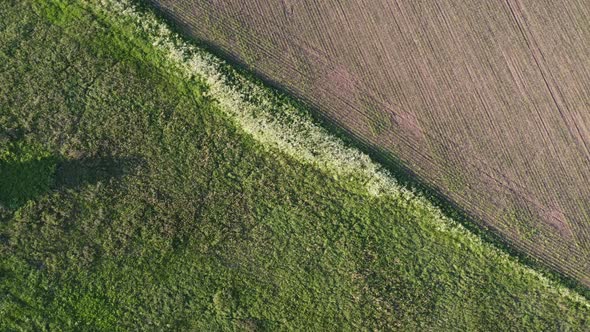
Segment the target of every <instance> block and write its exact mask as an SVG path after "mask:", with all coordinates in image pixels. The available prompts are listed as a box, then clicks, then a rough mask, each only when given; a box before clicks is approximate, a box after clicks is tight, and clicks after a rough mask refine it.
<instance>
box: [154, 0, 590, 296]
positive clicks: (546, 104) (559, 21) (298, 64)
mask: <svg viewBox="0 0 590 332" xmlns="http://www.w3.org/2000/svg"><path fill="white" fill-rule="evenodd" d="M152 1H153V2H154V3H155V4H156V6H158V7H159V8H160V9H161V10H162V11H163V12H164V13H165V14H166V15H167V16H169V17H170V18H171V19H173V20H175V21H176V22H177V23H178V24H179V26H181V27H182V28H183V29H185V30H186V31H187V32H189V33H190V34H192V35H193V36H194V37H196V38H197V39H200V40H203V41H205V42H208V43H210V44H212V45H215V46H217V47H219V48H220V49H221V50H223V51H224V52H226V53H227V54H228V55H229V56H231V57H234V58H235V59H237V60H239V61H241V62H242V63H245V64H247V65H248V66H249V67H251V68H252V69H253V70H255V71H256V72H257V73H258V74H259V75H261V76H263V77H265V78H267V79H269V80H271V81H273V82H276V83H277V84H279V85H281V86H282V87H284V88H285V89H286V90H287V91H289V92H291V93H292V94H294V95H296V96H297V97H299V98H302V99H303V100H305V101H306V102H308V103H310V104H311V105H312V106H313V107H314V108H315V109H317V110H318V111H319V112H321V113H322V114H323V115H324V116H325V117H327V118H328V119H330V120H331V121H333V123H334V124H336V125H338V126H340V127H341V128H343V129H344V130H346V131H348V132H350V133H351V134H352V135H354V136H355V137H356V138H358V139H360V140H362V141H363V142H365V143H367V144H370V145H372V146H374V147H377V148H379V149H381V150H384V151H387V152H389V153H391V154H392V155H394V156H397V157H398V158H399V159H400V160H401V161H402V162H403V163H404V164H405V165H406V166H407V167H408V168H410V169H411V170H412V171H413V172H415V173H416V174H417V175H418V176H419V177H420V178H422V179H424V180H425V181H426V182H427V183H429V184H431V185H433V186H434V187H435V188H438V189H439V190H440V191H441V192H442V193H443V194H444V195H446V196H448V197H449V198H450V199H451V200H452V201H454V202H455V203H457V204H458V205H459V206H461V207H462V208H464V209H465V210H466V211H468V212H469V213H470V214H471V215H472V216H474V217H475V219H476V220H478V222H481V223H483V224H485V225H486V226H487V227H489V228H492V229H494V230H495V231H496V232H497V233H498V234H500V235H501V236H503V237H504V238H506V239H507V240H508V241H509V242H510V243H511V244H512V245H514V246H515V247H516V248H518V249H520V250H522V251H524V252H526V253H528V254H531V255H532V256H533V257H537V258H538V259H540V260H541V261H543V262H544V263H545V264H547V265H548V266H551V267H553V268H555V269H557V270H559V271H562V272H564V273H565V274H567V275H569V276H571V277H574V278H576V279H577V280H579V281H581V282H582V283H583V284H585V285H587V286H590V152H589V149H590V2H587V1H576V0H566V1H559V2H558V1H549V0H507V1H480V0H467V1H465V0H461V1H459V0H451V1H425V0H422V1H413V0H412V1H410V0H407V1H395V0H351V1H344V0H321V1H319V0H282V1H271V0H253V1H243V0H212V1H198V0H152Z"/></svg>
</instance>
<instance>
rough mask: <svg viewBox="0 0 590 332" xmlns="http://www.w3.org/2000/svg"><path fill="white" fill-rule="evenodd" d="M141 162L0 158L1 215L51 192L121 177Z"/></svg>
mask: <svg viewBox="0 0 590 332" xmlns="http://www.w3.org/2000/svg"><path fill="white" fill-rule="evenodd" d="M141 164H142V160H141V159H139V158H134V157H125V158H115V157H88V158H80V159H63V158H59V157H55V156H48V157H42V158H36V159H33V160H26V161H20V160H9V161H0V217H3V216H2V214H8V212H14V211H16V210H18V209H19V208H20V207H21V206H22V205H24V204H25V203H26V202H28V201H30V200H35V199H37V198H39V197H40V196H43V195H44V194H46V193H47V192H50V191H54V190H58V191H59V190H64V189H68V188H74V189H75V188H80V187H82V186H84V185H87V184H95V183H98V182H105V181H112V180H117V179H119V178H121V177H123V176H124V175H126V174H128V173H130V172H132V171H133V170H135V169H137V167H138V166H140V165H141Z"/></svg>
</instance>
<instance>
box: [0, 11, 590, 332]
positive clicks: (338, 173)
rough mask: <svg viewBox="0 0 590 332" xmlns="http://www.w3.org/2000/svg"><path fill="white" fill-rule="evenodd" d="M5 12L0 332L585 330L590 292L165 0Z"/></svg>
mask: <svg viewBox="0 0 590 332" xmlns="http://www.w3.org/2000/svg"><path fill="white" fill-rule="evenodd" d="M0 27H1V28H0V60H1V61H0V91H1V92H2V93H1V94H0V128H3V131H2V132H0V142H3V143H2V144H4V145H2V146H0V150H1V151H4V152H2V153H3V154H2V157H1V158H2V159H1V160H2V161H3V162H4V161H8V163H7V165H8V164H9V165H15V163H16V164H19V163H20V164H23V163H25V164H26V165H29V166H27V167H13V166H10V167H6V169H9V171H6V172H5V171H3V172H2V173H0V181H2V183H11V184H12V185H11V187H10V188H12V189H2V192H3V193H2V195H3V196H2V197H3V198H2V199H3V200H6V201H7V202H8V201H10V200H11V199H12V198H14V197H17V198H18V199H17V200H16V201H14V202H13V203H10V204H9V205H10V209H11V210H10V211H9V212H10V213H7V214H6V218H3V221H2V222H1V223H0V326H1V327H2V329H6V330H104V331H116V330H205V331H209V330H271V331H274V330H392V329H398V330H409V331H416V330H437V331H438V330H494V331H502V330H505V331H514V330H588V328H589V324H590V323H589V321H588V317H589V314H590V307H589V305H588V303H587V301H586V300H585V299H584V298H582V297H581V296H579V295H577V294H576V293H575V292H572V291H571V290H569V289H566V288H564V287H561V286H559V285H557V284H555V283H553V282H550V281H549V280H548V279H547V278H545V277H543V276H542V275H540V274H539V273H537V272H535V271H533V270H531V269H529V268H527V267H525V266H523V265H521V264H520V263H518V262H517V261H516V260H514V259H513V258H511V257H510V256H508V255H506V254H505V253H503V252H501V251H499V250H497V249H495V248H494V247H492V246H490V245H488V244H486V243H484V242H482V241H481V240H480V239H479V238H477V237H476V236H474V235H473V234H471V233H469V232H467V231H466V230H465V229H464V228H462V227H461V226H460V225H458V224H457V223H455V222H454V221H453V220H450V219H448V218H446V217H444V216H443V215H442V214H441V213H440V211H439V210H438V209H436V208H435V207H434V206H433V205H432V204H430V203H429V202H428V201H427V200H426V199H424V198H422V197H420V196H419V195H416V194H415V193H413V192H412V191H411V190H408V189H405V188H403V187H401V186H399V185H398V184H397V183H396V181H395V179H393V178H392V177H391V176H390V175H389V173H388V172H386V171H385V170H383V169H382V168H380V167H379V166H378V165H377V164H375V163H373V162H372V161H371V160H370V159H369V158H368V157H367V156H365V155H364V154H362V153H360V152H359V151H357V150H355V149H353V148H351V147H348V146H345V145H343V144H342V143H341V142H340V141H339V140H338V139H336V138H334V137H332V136H330V135H329V134H328V133H327V131H325V130H324V129H322V128H321V127H319V126H317V125H315V124H314V123H313V122H312V121H311V119H310V118H309V116H308V115H305V114H302V113H301V112H299V111H298V110H297V109H296V108H295V107H294V106H293V105H291V104H288V103H283V102H281V99H280V97H278V96H276V95H274V94H272V93H270V92H268V90H265V89H264V88H263V87H261V86H259V85H257V84H254V83H252V82H250V81H249V80H247V79H246V78H245V77H243V76H241V75H240V74H238V73H237V72H235V71H234V70H233V69H232V68H231V67H229V66H227V65H226V64H225V63H223V62H222V61H220V60H218V59H216V58H215V57H214V56H212V55H210V54H208V53H205V52H203V51H202V50H200V49H198V48H196V47H194V46H190V45H188V44H183V41H182V40H180V39H179V38H178V37H176V36H175V35H174V34H172V33H171V32H170V31H169V30H168V29H167V28H166V26H164V25H162V24H161V23H160V22H159V21H158V20H157V19H156V18H155V17H154V16H153V15H151V14H149V13H145V12H142V11H139V10H137V9H135V8H134V7H133V6H132V5H131V4H129V3H127V2H125V1H108V0H105V1H80V2H78V1H65V0H63V1H62V0H49V1H43V2H40V1H16V0H14V1H5V2H0ZM5 142H7V143H5ZM39 147H43V148H42V149H41V148H39ZM6 151H8V152H6ZM49 151H50V152H51V154H50V153H49ZM52 156H53V157H52ZM55 156H59V157H55ZM3 165H4V164H3ZM2 167H5V166H2ZM11 167H12V168H11ZM4 169H5V168H2V170H4ZM8 174H10V176H9V175H8ZM25 178H26V180H27V181H28V182H27V181H25V182H23V183H22V184H17V183H16V182H17V181H15V179H23V180H25ZM29 180H30V181H29ZM27 183H28V184H27ZM19 186H20V187H19ZM7 188H8V186H7ZM14 188H16V189H14ZM17 203H18V204H17ZM7 204H8V203H7Z"/></svg>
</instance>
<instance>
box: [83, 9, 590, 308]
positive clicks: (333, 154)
mask: <svg viewBox="0 0 590 332" xmlns="http://www.w3.org/2000/svg"><path fill="white" fill-rule="evenodd" d="M84 3H85V4H87V5H89V6H90V9H91V10H93V11H94V12H95V13H97V14H99V15H100V16H102V17H104V18H105V19H106V20H111V22H112V23H114V24H115V25H116V26H124V27H125V28H126V29H129V28H131V29H132V32H133V33H137V34H142V35H145V37H147V39H148V40H149V41H150V43H151V44H152V46H154V47H155V49H156V50H157V51H159V52H162V55H163V56H164V58H165V61H167V65H171V66H172V67H174V68H177V69H179V72H180V73H181V75H183V77H184V78H186V79H195V78H196V79H202V80H204V81H205V83H206V84H207V86H208V87H209V91H208V92H207V96H208V97H210V98H212V99H213V100H215V101H216V102H217V104H218V106H219V109H220V110H221V111H222V112H224V113H225V114H226V115H227V116H229V117H230V118H231V119H233V121H234V122H235V123H236V124H237V125H238V126H239V127H240V128H241V129H242V130H243V131H244V132H246V133H247V134H249V135H251V136H252V137H253V138H254V139H255V140H257V141H258V142H260V143H261V144H262V145H263V146H266V147H268V148H275V149H277V150H279V151H281V152H282V153H285V154H287V155H289V156H291V157H292V158H294V159H297V160H299V161H301V162H304V163H310V164H312V165H314V166H316V167H318V168H319V169H321V170H323V171H325V172H327V173H328V174H330V175H332V176H334V177H335V178H341V179H343V180H352V181H361V182H362V183H363V184H364V192H365V194H368V195H372V196H387V197H391V198H392V199H399V200H402V201H404V202H405V203H406V204H407V205H408V206H412V207H416V208H421V209H424V210H427V211H428V212H430V213H432V214H433V215H434V216H436V218H435V219H433V220H432V222H433V223H435V224H436V226H437V229H438V230H439V231H441V232H447V233H451V234H453V235H455V236H461V237H464V238H465V239H467V240H468V242H469V244H471V245H476V246H483V247H485V249H486V250H490V251H492V252H494V253H495V254H497V255H499V256H501V257H503V258H504V259H506V260H509V261H511V262H512V263H513V264H514V265H515V267H517V268H519V269H521V270H522V272H523V273H526V274H529V275H533V276H535V277H536V278H537V280H538V281H539V282H540V283H541V284H543V285H544V286H545V287H547V289H548V290H551V291H553V292H555V293H556V294H558V295H561V296H565V297H569V298H570V299H572V300H574V301H575V302H578V303H580V304H582V305H584V306H586V307H590V302H589V301H588V300H587V299H586V298H585V297H584V296H582V295H580V294H579V293H578V292H576V291H574V290H572V289H569V288H567V287H565V286H563V285H561V284H559V283H558V282H556V281H553V280H550V279H549V278H548V277H547V276H545V275H543V274H542V273H540V272H538V271H536V270H534V269H533V268H531V267H528V266H526V265H524V264H522V263H521V262H519V261H518V260H517V258H515V257H513V256H510V255H509V254H507V253H506V252H504V251H502V250H500V249H499V248H497V247H495V246H494V245H492V244H490V243H487V242H484V241H482V239H481V238H480V237H478V236H477V235H476V234H474V233H473V232H471V231H469V230H468V229H466V228H465V227H464V226H463V225H462V224H460V223H459V222H457V221H455V220H453V219H450V218H448V217H447V216H445V214H444V213H443V212H442V211H441V209H440V208H438V207H436V206H435V205H434V204H433V203H432V202H430V201H429V200H428V199H427V198H425V197H424V196H422V195H420V194H419V193H417V192H415V191H414V190H412V189H409V188H407V187H405V186H401V185H399V184H398V182H397V181H396V179H395V178H394V177H393V175H392V174H391V173H390V172H389V171H387V170H386V169H385V168H383V167H382V166H380V165H378V164H377V163H375V162H373V161H372V160H371V158H370V157H369V156H368V155H367V154H365V153H362V152H361V151H360V150H358V149H356V148H354V147H349V146H347V145H346V144H345V143H344V141H342V140H341V139H340V138H338V137H336V136H335V135H333V134H331V133H330V132H329V131H328V130H327V129H325V128H323V127H320V126H319V125H317V124H316V123H315V122H314V119H313V118H312V116H311V115H310V114H309V113H308V112H305V111H304V110H302V109H299V108H297V107H296V106H294V105H293V104H291V103H289V102H286V101H285V100H282V99H281V98H279V97H278V96H276V95H275V94H273V92H271V91H269V90H268V89H267V88H265V87H263V86H261V85H260V84H257V83H256V82H253V81H252V80H250V79H249V78H247V77H246V76H244V75H242V74H241V73H239V72H238V71H237V70H236V69H234V68H232V67H231V66H230V65H229V64H228V63H227V62H225V61H223V60H221V59H219V58H217V57H216V56H214V55H213V54H211V53H209V52H207V51H206V50H204V49H202V48H199V47H197V46H195V45H193V44H190V43H188V42H186V41H185V40H184V39H183V38H182V37H181V36H180V35H178V34H177V33H175V32H173V31H172V30H171V29H170V28H169V27H168V25H167V24H166V23H164V22H162V21H161V20H160V19H159V18H158V17H157V16H156V15H155V14H154V13H152V12H148V11H143V10H141V9H140V8H138V7H137V6H136V5H135V4H134V3H133V1H132V0H89V1H84Z"/></svg>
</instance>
